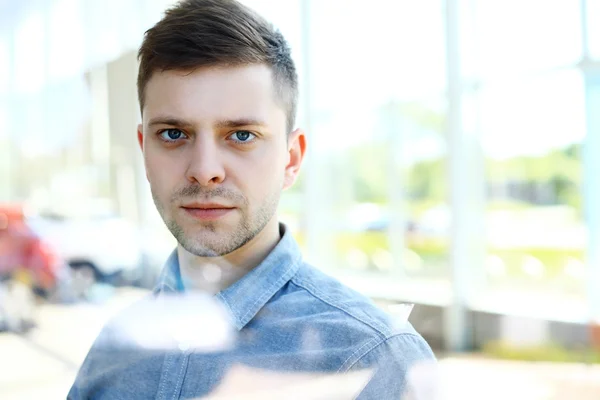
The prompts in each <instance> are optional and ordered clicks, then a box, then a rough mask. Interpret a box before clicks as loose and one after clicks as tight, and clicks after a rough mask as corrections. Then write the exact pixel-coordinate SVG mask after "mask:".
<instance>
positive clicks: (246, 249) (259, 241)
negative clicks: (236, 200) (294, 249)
mask: <svg viewBox="0 0 600 400" xmlns="http://www.w3.org/2000/svg"><path fill="white" fill-rule="evenodd" d="M279 239H280V233H279V223H278V222H277V217H276V216H274V217H273V218H272V219H271V221H269V223H268V224H267V225H266V226H265V227H264V228H263V230H262V231H260V232H259V233H258V234H257V235H256V236H255V237H253V238H252V239H251V240H250V241H249V242H248V243H246V244H245V245H243V246H242V247H240V248H238V249H236V250H235V251H233V252H231V253H229V254H226V255H224V256H220V257H198V256H196V255H194V254H192V253H190V252H188V251H187V250H185V249H184V248H183V247H181V245H178V246H177V256H178V258H179V267H180V270H181V277H182V279H183V281H184V283H185V285H186V288H188V287H191V288H192V289H196V290H200V291H204V292H209V293H211V294H215V293H218V292H220V291H222V290H224V289H226V288H228V287H229V286H231V285H232V284H234V283H235V282H237V281H238V280H239V279H241V278H242V277H243V276H244V275H246V274H247V273H248V272H250V271H251V270H252V269H254V268H255V267H257V266H258V265H259V264H260V263H261V262H262V261H263V260H264V259H265V258H266V257H267V256H268V255H269V253H270V252H271V251H272V250H273V248H275V246H276V245H277V243H278V242H279Z"/></svg>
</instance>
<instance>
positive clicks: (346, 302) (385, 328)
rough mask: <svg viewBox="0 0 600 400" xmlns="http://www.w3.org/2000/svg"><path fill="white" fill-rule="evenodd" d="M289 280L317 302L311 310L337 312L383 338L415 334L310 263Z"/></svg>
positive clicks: (407, 326)
mask: <svg viewBox="0 0 600 400" xmlns="http://www.w3.org/2000/svg"><path fill="white" fill-rule="evenodd" d="M290 283H291V285H293V290H297V291H300V292H302V293H303V294H304V295H305V297H306V299H307V301H310V302H313V303H315V305H314V306H313V307H311V311H328V312H329V313H334V314H338V315H339V316H340V318H343V319H346V320H348V322H349V323H352V324H353V325H355V326H361V327H362V328H363V329H365V331H367V332H370V333H371V334H372V335H373V336H375V337H378V338H380V339H382V340H385V339H387V338H389V337H391V336H393V335H395V334H398V333H403V332H404V333H416V332H415V331H414V329H413V328H412V326H410V325H407V324H403V323H401V322H402V321H396V320H394V319H393V318H392V317H391V316H390V315H388V314H387V313H386V312H384V311H383V310H382V309H381V308H380V307H378V306H377V305H376V304H375V303H374V302H373V301H372V300H371V299H369V298H368V297H366V296H365V295H363V294H361V293H359V292H357V291H355V290H353V289H351V288H349V287H347V286H345V285H343V284H342V283H341V282H339V281H338V280H336V279H335V278H333V277H331V276H329V275H327V274H325V273H324V272H322V271H319V270H318V269H316V268H314V267H312V266H311V265H308V264H304V265H303V266H302V267H301V268H300V269H299V270H298V273H297V274H296V275H294V277H292V279H291V280H290Z"/></svg>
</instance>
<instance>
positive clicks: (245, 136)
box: [230, 131, 256, 143]
mask: <svg viewBox="0 0 600 400" xmlns="http://www.w3.org/2000/svg"><path fill="white" fill-rule="evenodd" d="M230 137H231V138H232V139H233V141H234V142H239V143H249V142H252V140H253V139H254V138H255V137H256V135H255V134H254V133H252V132H248V131H235V132H233V133H232V134H231V136H230Z"/></svg>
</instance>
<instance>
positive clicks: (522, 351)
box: [482, 341, 600, 364]
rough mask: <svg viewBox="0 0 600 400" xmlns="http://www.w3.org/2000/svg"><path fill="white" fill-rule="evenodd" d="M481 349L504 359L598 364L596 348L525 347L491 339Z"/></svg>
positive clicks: (551, 345)
mask: <svg viewBox="0 0 600 400" xmlns="http://www.w3.org/2000/svg"><path fill="white" fill-rule="evenodd" d="M482 351H483V353H484V354H486V355H488V356H491V357H494V358H499V359H505V360H520V361H550V362H585V363H596V364H600V350H598V349H582V350H570V349H566V348H564V347H562V346H559V345H557V344H551V343H550V344H545V345H539V346H526V347H525V346H515V345H512V344H510V343H506V342H503V341H491V342H488V343H486V344H485V345H484V346H483V349H482Z"/></svg>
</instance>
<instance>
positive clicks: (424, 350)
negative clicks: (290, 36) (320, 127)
mask: <svg viewBox="0 0 600 400" xmlns="http://www.w3.org/2000/svg"><path fill="white" fill-rule="evenodd" d="M139 61H140V66H139V76H138V94H139V102H140V106H141V112H142V124H141V125H140V126H139V127H138V133H137V135H138V139H139V144H140V147H141V149H142V152H143V155H144V162H145V167H146V174H147V178H148V181H149V182H150V187H151V191H152V195H153V198H154V202H155V204H156V207H157V209H158V211H159V212H160V214H161V216H162V218H163V220H164V222H165V224H166V225H167V227H168V228H169V230H170V231H171V233H172V234H173V236H175V238H176V239H177V242H178V246H177V249H176V250H175V251H174V252H173V254H172V255H171V257H170V258H169V260H168V261H167V264H166V266H165V268H164V270H163V273H162V275H161V277H160V279H159V283H158V286H157V288H156V289H155V291H154V294H153V295H154V297H153V298H156V299H157V300H156V302H155V303H150V304H153V305H150V306H148V303H147V302H146V303H144V304H146V305H145V306H140V305H139V304H138V305H134V306H133V307H131V308H130V309H129V310H126V311H125V312H123V313H122V314H120V315H119V316H117V317H116V318H115V319H113V320H112V321H110V322H109V323H108V324H107V326H106V327H105V328H104V329H103V331H102V332H101V334H100V335H99V337H98V339H97V340H96V342H95V343H94V345H93V347H92V349H91V350H90V352H89V354H88V356H87V358H86V360H85V362H84V364H83V366H82V367H81V369H80V371H79V374H78V376H77V378H76V381H75V383H74V385H73V387H72V389H71V391H70V393H69V398H72V399H79V398H89V397H92V398H95V397H97V398H110V399H113V398H114V399H121V398H123V399H138V398H139V399H143V398H144V399H145V398H156V399H177V398H195V397H196V398H198V397H202V396H206V395H209V394H210V393H214V391H215V390H216V389H217V388H219V385H220V384H221V383H222V382H223V381H224V380H227V379H226V377H227V374H228V371H231V369H232V367H234V366H240V365H242V366H245V367H248V368H253V370H256V369H259V370H270V371H278V372H285V373H289V372H296V373H345V372H350V371H360V370H369V369H371V370H373V376H372V378H371V379H370V381H369V383H368V384H367V385H366V387H364V390H362V392H361V395H360V397H359V398H361V399H399V398H400V397H401V396H402V394H403V392H404V390H405V388H406V381H407V379H406V377H407V372H408V370H409V368H411V366H413V365H414V364H416V363H417V362H419V361H422V360H432V359H433V354H432V352H431V350H430V348H429V346H428V345H427V343H426V342H425V341H424V340H423V339H422V337H421V336H419V335H418V334H417V333H416V332H415V330H414V329H413V328H412V326H411V325H410V324H409V323H396V322H394V321H393V320H391V319H390V318H389V317H388V316H387V315H386V314H384V313H383V312H382V311H381V310H379V309H378V308H377V307H376V306H374V305H373V304H372V303H371V302H370V301H369V300H368V299H367V298H365V297H363V296H361V295H359V294H358V293H356V292H354V291H352V290H350V289H348V288H346V287H344V286H343V285H341V284H340V283H338V282H337V281H335V280H334V279H332V278H330V277H328V276H326V275H325V274H323V273H321V272H319V271H318V270H317V269H315V268H313V267H312V266H309V265H307V264H306V263H304V262H303V261H302V257H301V254H300V251H299V249H298V246H297V244H296V243H295V241H294V239H293V238H292V236H291V235H290V232H289V231H288V229H287V228H286V227H285V226H284V225H282V224H279V223H278V220H277V215H276V210H277V205H278V202H279V197H280V194H281V191H282V190H283V189H287V188H289V187H290V186H292V184H293V183H294V181H295V180H296V178H297V176H298V173H299V170H300V166H301V163H302V160H303V157H304V153H305V150H306V137H305V133H304V132H303V131H302V130H300V129H294V124H295V121H294V119H295V113H296V104H297V97H298V93H297V92H298V89H297V86H298V83H297V76H296V70H295V67H294V63H293V61H292V59H291V56H290V50H289V47H288V45H287V43H286V41H285V39H284V38H283V37H282V35H281V34H280V33H279V32H278V31H276V30H274V28H273V27H272V26H271V25H270V24H268V23H267V22H266V21H264V20H263V19H262V18H261V17H259V16H258V15H256V14H255V13H254V12H252V11H251V10H249V9H248V8H246V7H245V6H243V5H241V4H239V3H237V2H235V1H233V0H222V1H219V0H184V1H183V2H181V3H179V4H178V5H176V6H175V7H174V8H172V9H170V10H169V11H167V12H166V14H165V16H164V18H163V19H162V20H161V21H160V22H158V23H157V24H156V25H155V26H154V27H153V28H151V29H150V30H148V31H147V32H146V35H145V37H144V41H143V43H142V45H141V48H140V50H139ZM190 293H196V294H198V293H204V294H206V293H208V294H210V295H211V296H210V300H212V301H215V302H216V303H218V305H215V304H212V305H210V304H209V303H210V302H209V300H208V299H206V298H203V297H197V298H195V299H196V300H197V301H196V300H193V299H194V297H188V300H186V301H185V302H180V303H177V302H176V301H171V300H172V299H173V298H176V297H174V295H175V294H179V295H182V296H183V295H185V294H190ZM160 299H163V300H161V301H159V300H160ZM165 299H166V300H165ZM169 299H170V300H169ZM195 301H196V302H195ZM211 307H212V308H211ZM219 307H220V309H221V310H222V309H225V310H226V314H227V315H229V318H230V320H231V321H232V326H233V331H234V334H233V335H232V337H233V338H232V339H231V340H230V339H226V338H229V337H230V336H228V335H229V333H228V331H227V329H221V328H218V329H217V327H221V325H219V323H218V322H215V321H217V320H218V318H217V319H214V318H213V317H214V315H216V314H218V313H219V311H215V310H217V309H219ZM209 309H210V310H212V311H215V312H214V313H212V312H211V313H209V312H208V311H207V310H209ZM182 310H183V311H182ZM187 311H190V312H189V313H187ZM184 314H185V317H182V318H179V316H181V315H184ZM211 318H213V319H211ZM209 320H210V321H212V322H207V321H209ZM123 326H127V327H128V328H127V329H123ZM215 330H218V332H220V333H219V334H215V335H213V336H215V337H216V342H215V343H216V344H215V343H213V342H212V341H211V340H213V339H215V337H213V336H211V337H210V339H208V341H209V342H210V343H212V344H213V345H214V346H212V347H211V346H208V347H207V346H205V345H206V343H205V342H202V340H204V339H205V338H206V337H205V336H206V335H207V332H213V333H214V331H215ZM132 331H135V332H137V333H136V334H137V335H138V336H137V337H136V334H131V335H129V336H128V334H127V333H126V334H123V332H129V333H131V332H132ZM140 332H141V333H143V334H142V335H141V336H140V335H139V334H140ZM165 332H167V333H168V332H170V333H171V336H169V335H168V334H165V335H163V333H165ZM203 335H204V336H203ZM208 335H209V336H210V334H208ZM167 336H169V337H170V338H171V339H168V338H167V339H165V337H167ZM132 337H134V339H131V338H132ZM182 337H186V338H187V339H182ZM200 337H202V338H204V339H202V340H200V342H202V343H200V345H197V346H196V345H190V343H191V342H193V341H194V340H199V339H198V338H200ZM136 338H137V339H136ZM221 339H222V342H223V343H217V342H219V340H221ZM190 341H191V342H190ZM142 343H143V344H142Z"/></svg>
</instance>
